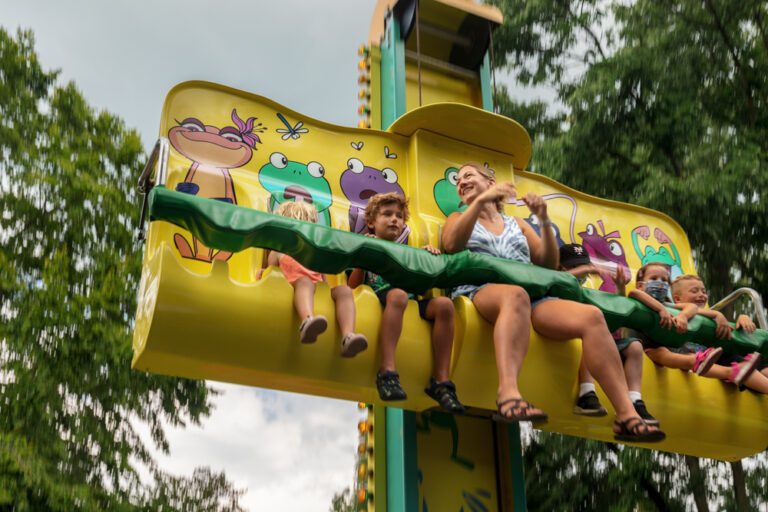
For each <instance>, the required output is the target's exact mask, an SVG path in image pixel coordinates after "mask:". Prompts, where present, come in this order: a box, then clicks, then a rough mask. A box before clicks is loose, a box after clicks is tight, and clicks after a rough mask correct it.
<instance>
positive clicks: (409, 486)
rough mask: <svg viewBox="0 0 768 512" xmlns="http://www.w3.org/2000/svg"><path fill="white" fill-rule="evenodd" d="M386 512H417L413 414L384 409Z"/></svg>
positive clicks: (416, 463)
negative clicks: (385, 432)
mask: <svg viewBox="0 0 768 512" xmlns="http://www.w3.org/2000/svg"><path fill="white" fill-rule="evenodd" d="M386 430H387V512H408V511H412V510H418V509H419V488H418V471H419V468H418V462H417V460H416V413H414V412H412V411H404V410H402V409H395V408H392V407H387V409H386Z"/></svg>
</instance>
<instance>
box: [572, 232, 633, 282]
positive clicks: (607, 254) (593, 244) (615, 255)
mask: <svg viewBox="0 0 768 512" xmlns="http://www.w3.org/2000/svg"><path fill="white" fill-rule="evenodd" d="M597 225H598V226H599V227H600V230H601V231H602V232H603V234H602V235H601V234H599V233H598V232H597V230H596V229H595V226H594V225H592V224H587V230H586V231H584V232H582V233H579V236H580V237H581V239H582V245H583V246H584V247H585V248H586V249H587V252H588V253H589V257H590V259H591V260H592V263H594V264H595V265H596V266H597V267H598V268H600V269H603V270H606V271H608V272H610V273H611V274H615V273H616V271H617V269H620V270H621V271H622V272H624V278H625V279H626V282H627V283H628V282H629V281H630V280H631V279H632V273H631V272H630V271H629V265H627V257H626V256H625V255H624V248H623V247H622V246H621V244H620V243H619V242H618V241H617V240H611V239H612V238H621V236H620V235H619V232H618V231H611V232H610V233H608V234H605V226H603V221H602V220H598V221H597ZM600 290H601V291H604V292H609V293H616V284H615V283H614V282H613V279H611V278H604V279H603V284H601V285H600Z"/></svg>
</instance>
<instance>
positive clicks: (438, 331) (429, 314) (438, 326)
mask: <svg viewBox="0 0 768 512" xmlns="http://www.w3.org/2000/svg"><path fill="white" fill-rule="evenodd" d="M424 316H425V317H426V318H427V320H430V321H431V322H432V348H433V350H434V351H435V356H434V357H435V369H434V377H435V380H436V381H437V382H445V381H447V380H449V379H450V366H451V350H452V349H453V302H452V301H451V299H449V298H448V297H435V298H433V299H432V300H430V301H429V303H428V304H427V309H426V311H425V315H424Z"/></svg>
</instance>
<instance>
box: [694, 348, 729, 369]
mask: <svg viewBox="0 0 768 512" xmlns="http://www.w3.org/2000/svg"><path fill="white" fill-rule="evenodd" d="M722 354H723V349H722V348H720V347H710V348H708V349H706V350H699V351H698V352H696V362H694V363H693V373H695V374H696V375H704V374H705V373H707V372H708V371H709V369H710V368H712V365H713V364H715V363H716V362H717V360H718V359H720V356H721V355H722Z"/></svg>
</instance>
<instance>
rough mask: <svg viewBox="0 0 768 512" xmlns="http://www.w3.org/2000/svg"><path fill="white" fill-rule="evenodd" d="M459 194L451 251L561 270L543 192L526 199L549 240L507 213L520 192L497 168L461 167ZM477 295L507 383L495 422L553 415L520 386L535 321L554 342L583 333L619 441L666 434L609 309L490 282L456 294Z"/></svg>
mask: <svg viewBox="0 0 768 512" xmlns="http://www.w3.org/2000/svg"><path fill="white" fill-rule="evenodd" d="M456 188H457V191H458V193H459V197H460V198H461V200H462V201H463V202H464V203H465V204H467V205H468V207H467V209H466V210H465V211H464V212H454V213H452V214H451V215H449V216H448V220H447V221H446V223H445V229H444V230H443V236H442V242H443V247H444V249H445V251H446V252H447V253H456V252H459V251H461V250H464V249H469V250H471V251H474V252H479V253H483V254H488V255H491V256H497V257H501V258H507V259H510V260H515V261H519V262H524V263H533V264H535V265H539V266H542V267H546V268H551V269H555V268H557V260H558V246H557V241H556V240H555V234H554V230H553V229H552V228H551V225H552V222H551V221H550V220H549V216H548V215H547V205H546V203H545V202H544V200H543V199H542V198H541V197H539V196H538V195H536V194H533V193H528V194H526V196H525V197H523V198H522V200H523V202H524V203H525V204H526V205H527V206H528V209H529V210H530V211H531V213H533V214H535V215H536V216H537V217H538V219H539V222H540V225H541V234H542V238H539V236H538V235H537V234H536V232H535V231H534V230H533V229H532V228H531V227H530V226H529V225H528V224H527V223H526V222H525V221H523V220H522V219H520V218H519V217H507V216H505V215H503V214H502V212H503V211H504V204H505V203H506V202H507V200H508V199H509V198H512V197H515V196H516V190H515V186H514V185H513V184H512V183H496V180H495V179H494V177H493V174H492V173H491V171H489V170H488V169H487V168H485V167H484V166H482V165H479V164H476V163H468V164H465V165H464V166H462V167H461V169H459V174H458V181H457V184H456ZM458 295H466V296H467V297H469V298H470V299H471V300H472V302H473V304H474V305H475V308H477V310H478V312H479V313H480V315H481V316H482V317H483V318H485V319H486V320H487V321H488V322H490V323H492V324H493V343H494V350H495V354H496V368H497V370H498V374H499V387H498V392H497V401H496V405H497V407H498V410H497V413H496V414H495V415H494V419H496V420H499V421H507V422H514V421H542V420H545V419H546V417H547V415H546V414H544V413H543V412H542V411H541V410H539V409H537V408H536V407H534V406H533V405H531V404H530V403H528V402H527V401H526V400H525V399H523V397H522V395H521V394H520V391H519V389H518V386H517V376H518V374H519V373H520V367H521V366H522V363H523V359H524V358H525V354H526V352H527V351H528V342H529V338H530V330H529V323H530V324H532V325H533V328H534V329H535V330H536V332H538V333H539V334H541V335H542V336H544V337H546V338H550V339H554V340H568V339H572V338H580V339H581V340H582V343H583V345H582V346H583V354H584V361H585V363H586V365H587V368H588V369H589V371H590V372H591V373H592V375H594V377H595V379H597V381H598V382H599V383H600V386H601V387H602V388H603V390H604V391H605V394H606V395H607V396H608V399H609V400H610V401H611V403H612V404H613V406H614V409H615V410H616V420H615V422H614V425H613V431H614V433H615V437H616V439H617V440H621V441H635V442H652V441H661V440H662V439H664V437H665V435H664V433H663V432H662V431H661V430H659V428H658V427H652V426H649V425H646V424H645V422H644V421H643V420H642V419H641V418H640V417H639V416H638V415H637V412H636V411H635V408H634V407H633V405H632V401H631V400H630V398H629V390H628V389H627V384H626V380H625V379H624V370H623V368H622V365H621V358H620V356H619V352H618V351H617V350H616V345H615V343H614V342H613V338H612V337H611V333H610V331H609V330H608V326H607V325H606V323H605V318H604V317H603V314H602V312H601V311H600V310H599V309H597V308H596V307H594V306H590V305H586V304H581V303H578V302H572V301H567V300H562V299H558V298H555V297H544V298H542V299H539V300H536V301H534V302H533V303H531V301H530V299H529V297H528V294H527V293H526V292H525V290H524V289H523V288H521V287H519V286H515V285H509V284H496V283H489V284H485V285H480V286H476V285H463V286H459V287H458V288H456V289H455V290H454V297H455V296H458Z"/></svg>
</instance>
